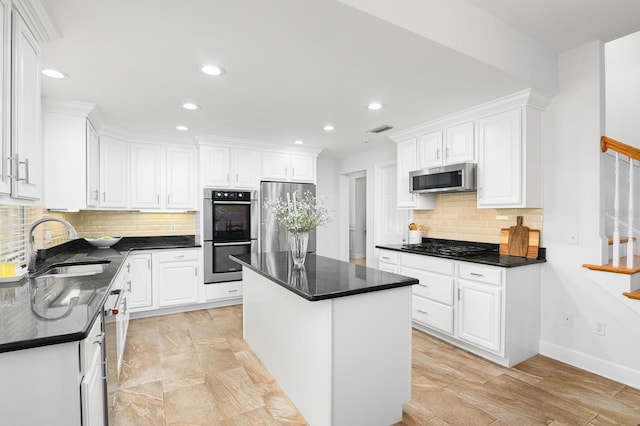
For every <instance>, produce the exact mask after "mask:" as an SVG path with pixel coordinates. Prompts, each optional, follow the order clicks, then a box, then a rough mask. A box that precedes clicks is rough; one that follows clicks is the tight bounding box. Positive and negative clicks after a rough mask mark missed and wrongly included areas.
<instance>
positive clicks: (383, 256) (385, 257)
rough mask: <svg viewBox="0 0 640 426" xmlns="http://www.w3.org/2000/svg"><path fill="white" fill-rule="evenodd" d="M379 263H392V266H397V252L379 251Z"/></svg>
mask: <svg viewBox="0 0 640 426" xmlns="http://www.w3.org/2000/svg"><path fill="white" fill-rule="evenodd" d="M379 262H380V263H382V262H384V263H392V264H394V265H397V264H398V252H395V251H387V250H380V259H379Z"/></svg>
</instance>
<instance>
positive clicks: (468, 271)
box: [460, 263, 502, 285]
mask: <svg viewBox="0 0 640 426" xmlns="http://www.w3.org/2000/svg"><path fill="white" fill-rule="evenodd" d="M460 278H461V279H466V280H473V281H479V282H483V283H487V284H495V285H500V284H502V269H501V268H492V267H489V266H480V265H476V264H473V263H460Z"/></svg>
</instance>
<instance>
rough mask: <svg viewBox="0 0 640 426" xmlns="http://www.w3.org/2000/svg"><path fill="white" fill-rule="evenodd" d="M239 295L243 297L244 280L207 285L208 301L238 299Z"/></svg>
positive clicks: (206, 296) (206, 294)
mask: <svg viewBox="0 0 640 426" xmlns="http://www.w3.org/2000/svg"><path fill="white" fill-rule="evenodd" d="M238 297H242V281H230V282H226V283H215V284H207V285H205V298H206V300H207V301H211V300H225V299H236V298H238Z"/></svg>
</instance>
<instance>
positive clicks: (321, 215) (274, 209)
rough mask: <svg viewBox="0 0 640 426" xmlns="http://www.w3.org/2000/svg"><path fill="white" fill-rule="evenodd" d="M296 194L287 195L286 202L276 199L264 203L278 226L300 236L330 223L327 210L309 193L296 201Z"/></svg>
mask: <svg viewBox="0 0 640 426" xmlns="http://www.w3.org/2000/svg"><path fill="white" fill-rule="evenodd" d="M296 192H297V191H294V192H293V194H292V195H290V194H287V200H286V201H284V200H282V199H281V198H280V197H278V198H277V199H272V200H266V201H265V203H264V207H265V208H266V209H267V210H269V211H270V212H271V214H273V215H275V218H276V220H277V221H278V224H279V225H280V226H284V227H285V228H287V230H288V231H289V232H291V233H294V234H300V233H303V232H309V231H311V230H313V229H315V228H316V227H318V226H324V225H326V224H327V223H330V222H331V220H332V219H331V216H330V215H329V210H328V208H327V207H326V206H324V205H322V204H319V203H318V200H317V199H316V197H314V196H313V195H312V194H311V192H305V193H304V194H303V197H302V199H301V200H297V199H296Z"/></svg>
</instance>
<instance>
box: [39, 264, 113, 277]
mask: <svg viewBox="0 0 640 426" xmlns="http://www.w3.org/2000/svg"><path fill="white" fill-rule="evenodd" d="M109 263H110V262H99V263H98V262H97V263H82V264H70V265H57V266H53V267H52V268H51V269H48V270H46V271H45V272H44V273H43V274H42V275H40V276H41V277H46V276H48V275H54V276H56V277H80V276H85V275H96V274H100V273H102V272H104V270H105V269H106V268H107V265H108V264H109Z"/></svg>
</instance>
